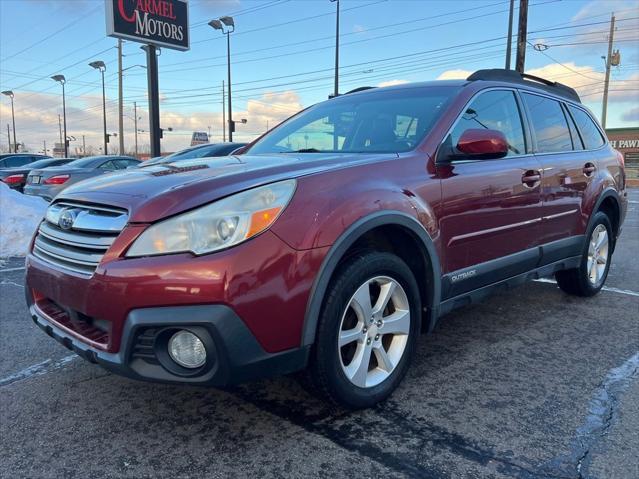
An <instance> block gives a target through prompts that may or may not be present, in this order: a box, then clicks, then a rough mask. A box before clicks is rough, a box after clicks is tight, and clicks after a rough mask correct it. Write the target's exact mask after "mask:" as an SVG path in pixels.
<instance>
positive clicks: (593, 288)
mask: <svg viewBox="0 0 639 479" xmlns="http://www.w3.org/2000/svg"><path fill="white" fill-rule="evenodd" d="M612 238H613V236H612V226H611V224H610V220H609V219H608V216H607V215H606V214H605V213H603V212H601V211H598V212H597V213H595V216H594V218H593V221H592V224H591V226H590V228H589V230H588V232H587V233H586V244H585V245H584V249H583V253H582V258H581V263H580V265H579V267H578V268H574V269H569V270H565V271H558V272H557V273H555V278H556V279H557V284H558V285H559V287H560V288H561V289H562V290H563V291H564V292H566V293H568V294H572V295H575V296H594V295H595V294H597V293H598V292H599V291H600V290H601V288H602V287H603V285H604V283H605V282H606V278H607V277H608V270H609V269H610V259H611V256H612Z"/></svg>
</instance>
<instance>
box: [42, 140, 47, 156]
mask: <svg viewBox="0 0 639 479" xmlns="http://www.w3.org/2000/svg"><path fill="white" fill-rule="evenodd" d="M42 144H43V146H44V150H43V151H42V153H44V154H45V155H46V154H47V140H42Z"/></svg>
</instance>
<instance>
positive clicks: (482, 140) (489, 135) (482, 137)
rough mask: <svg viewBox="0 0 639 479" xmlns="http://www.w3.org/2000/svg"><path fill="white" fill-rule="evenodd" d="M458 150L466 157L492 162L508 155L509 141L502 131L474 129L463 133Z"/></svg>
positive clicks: (458, 143)
mask: <svg viewBox="0 0 639 479" xmlns="http://www.w3.org/2000/svg"><path fill="white" fill-rule="evenodd" d="M456 149H457V151H458V152H459V153H461V154H462V155H464V156H466V157H470V158H477V159H481V160H492V159H497V158H503V157H504V156H506V155H507V154H508V141H507V140H506V136H505V135H504V134H503V133H502V132H501V131H497V130H485V129H483V130H482V129H479V128H477V129H474V128H473V129H469V130H466V131H464V133H462V135H461V136H460V137H459V141H458V142H457V146H456Z"/></svg>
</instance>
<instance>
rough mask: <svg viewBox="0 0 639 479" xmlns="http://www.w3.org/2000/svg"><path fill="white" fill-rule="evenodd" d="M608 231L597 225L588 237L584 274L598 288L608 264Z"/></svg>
mask: <svg viewBox="0 0 639 479" xmlns="http://www.w3.org/2000/svg"><path fill="white" fill-rule="evenodd" d="M608 246H609V241H608V230H607V229H606V227H605V226H604V225H602V224H600V225H598V226H597V227H596V228H595V229H594V230H593V232H592V235H591V236H590V243H589V245H588V261H587V262H586V273H587V274H588V281H590V283H591V284H592V285H593V286H595V287H596V286H599V284H600V283H601V281H603V277H604V274H605V272H606V266H607V264H608V252H609V247H608Z"/></svg>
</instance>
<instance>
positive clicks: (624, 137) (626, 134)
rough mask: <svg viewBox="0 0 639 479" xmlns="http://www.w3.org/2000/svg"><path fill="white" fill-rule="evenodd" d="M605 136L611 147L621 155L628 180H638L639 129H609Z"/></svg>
mask: <svg viewBox="0 0 639 479" xmlns="http://www.w3.org/2000/svg"><path fill="white" fill-rule="evenodd" d="M606 134H607V135H608V139H609V140H610V144H611V145H612V147H613V148H616V149H617V150H619V152H620V153H621V154H622V155H623V157H624V161H625V163H626V171H627V173H628V178H632V179H637V178H639V127H637V128H609V129H607V130H606Z"/></svg>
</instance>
